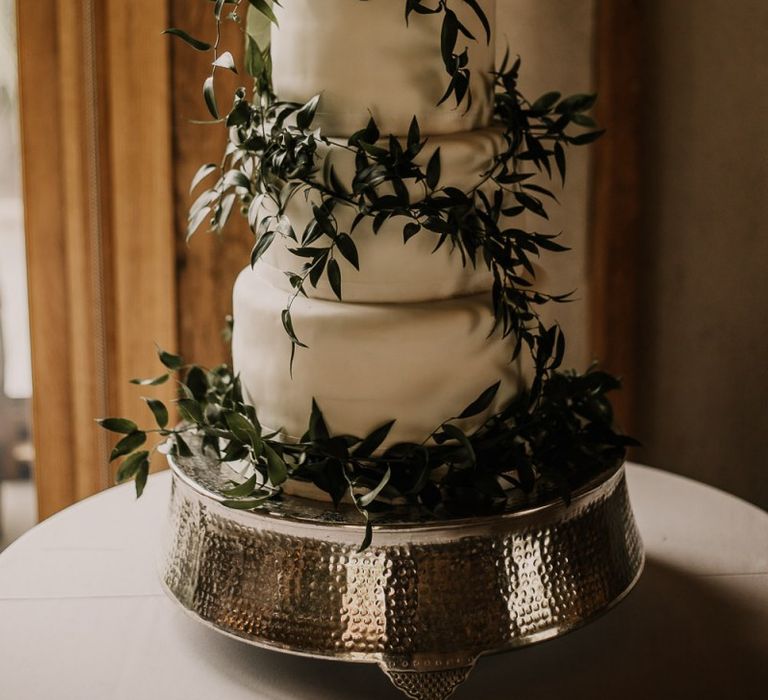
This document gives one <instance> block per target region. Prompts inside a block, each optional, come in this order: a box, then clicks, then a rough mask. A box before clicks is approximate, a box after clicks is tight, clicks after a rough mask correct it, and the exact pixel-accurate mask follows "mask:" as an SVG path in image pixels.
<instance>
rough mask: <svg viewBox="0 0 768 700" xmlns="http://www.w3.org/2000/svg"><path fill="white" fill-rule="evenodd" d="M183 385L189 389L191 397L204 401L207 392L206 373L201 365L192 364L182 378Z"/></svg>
mask: <svg viewBox="0 0 768 700" xmlns="http://www.w3.org/2000/svg"><path fill="white" fill-rule="evenodd" d="M184 385H185V386H186V387H187V388H188V389H189V391H190V393H191V394H192V398H194V399H196V400H197V401H204V400H205V397H206V395H207V394H208V375H207V374H206V372H205V370H204V369H203V368H202V367H198V366H197V365H192V367H190V368H189V371H188V372H187V376H186V377H185V378H184Z"/></svg>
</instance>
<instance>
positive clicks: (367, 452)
mask: <svg viewBox="0 0 768 700" xmlns="http://www.w3.org/2000/svg"><path fill="white" fill-rule="evenodd" d="M394 424H395V421H393V420H391V421H389V423H385V424H384V425H382V426H380V427H378V428H376V429H375V430H374V431H373V432H372V433H371V434H370V435H368V437H367V438H365V440H363V441H362V442H361V443H360V444H359V445H358V446H357V447H356V448H355V449H354V450H353V452H352V456H353V457H357V458H363V457H370V456H371V455H372V454H373V453H374V452H375V451H376V450H377V449H379V447H381V444H382V443H383V442H384V440H386V439H387V436H388V435H389V433H390V431H391V430H392V426H393V425H394Z"/></svg>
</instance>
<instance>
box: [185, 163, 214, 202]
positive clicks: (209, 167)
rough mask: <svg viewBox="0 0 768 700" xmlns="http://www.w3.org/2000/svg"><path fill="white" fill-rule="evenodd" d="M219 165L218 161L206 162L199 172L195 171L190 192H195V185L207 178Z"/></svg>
mask: <svg viewBox="0 0 768 700" xmlns="http://www.w3.org/2000/svg"><path fill="white" fill-rule="evenodd" d="M218 167H219V166H218V165H216V163H206V164H205V165H201V166H200V167H199V168H198V170H197V172H196V173H195V176H194V177H193V178H192V184H190V186H189V193H190V194H192V192H194V190H195V187H197V186H198V185H199V184H200V183H201V182H202V181H203V180H205V178H207V177H208V176H209V175H210V174H211V173H212V172H214V171H215V170H216V169H218Z"/></svg>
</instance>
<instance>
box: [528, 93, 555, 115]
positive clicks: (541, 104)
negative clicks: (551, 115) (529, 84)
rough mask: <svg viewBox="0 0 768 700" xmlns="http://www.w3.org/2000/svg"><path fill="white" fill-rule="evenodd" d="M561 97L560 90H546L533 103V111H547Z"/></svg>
mask: <svg viewBox="0 0 768 700" xmlns="http://www.w3.org/2000/svg"><path fill="white" fill-rule="evenodd" d="M559 99H560V93H559V92H546V93H544V94H543V95H542V96H541V97H540V98H539V99H538V100H536V102H534V103H533V104H532V105H531V110H532V111H533V112H546V111H547V110H549V109H550V108H552V107H553V106H554V105H555V103H556V102H557V101H558V100H559Z"/></svg>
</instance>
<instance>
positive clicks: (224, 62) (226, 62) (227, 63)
mask: <svg viewBox="0 0 768 700" xmlns="http://www.w3.org/2000/svg"><path fill="white" fill-rule="evenodd" d="M211 65H212V66H216V67H217V68H224V69H225V70H229V71H232V72H233V73H237V66H235V59H234V58H232V54H231V53H230V52H229V51H225V52H224V53H223V54H221V56H219V57H218V58H217V59H216V60H215V61H214V62H213V63H212V64H211Z"/></svg>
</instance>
